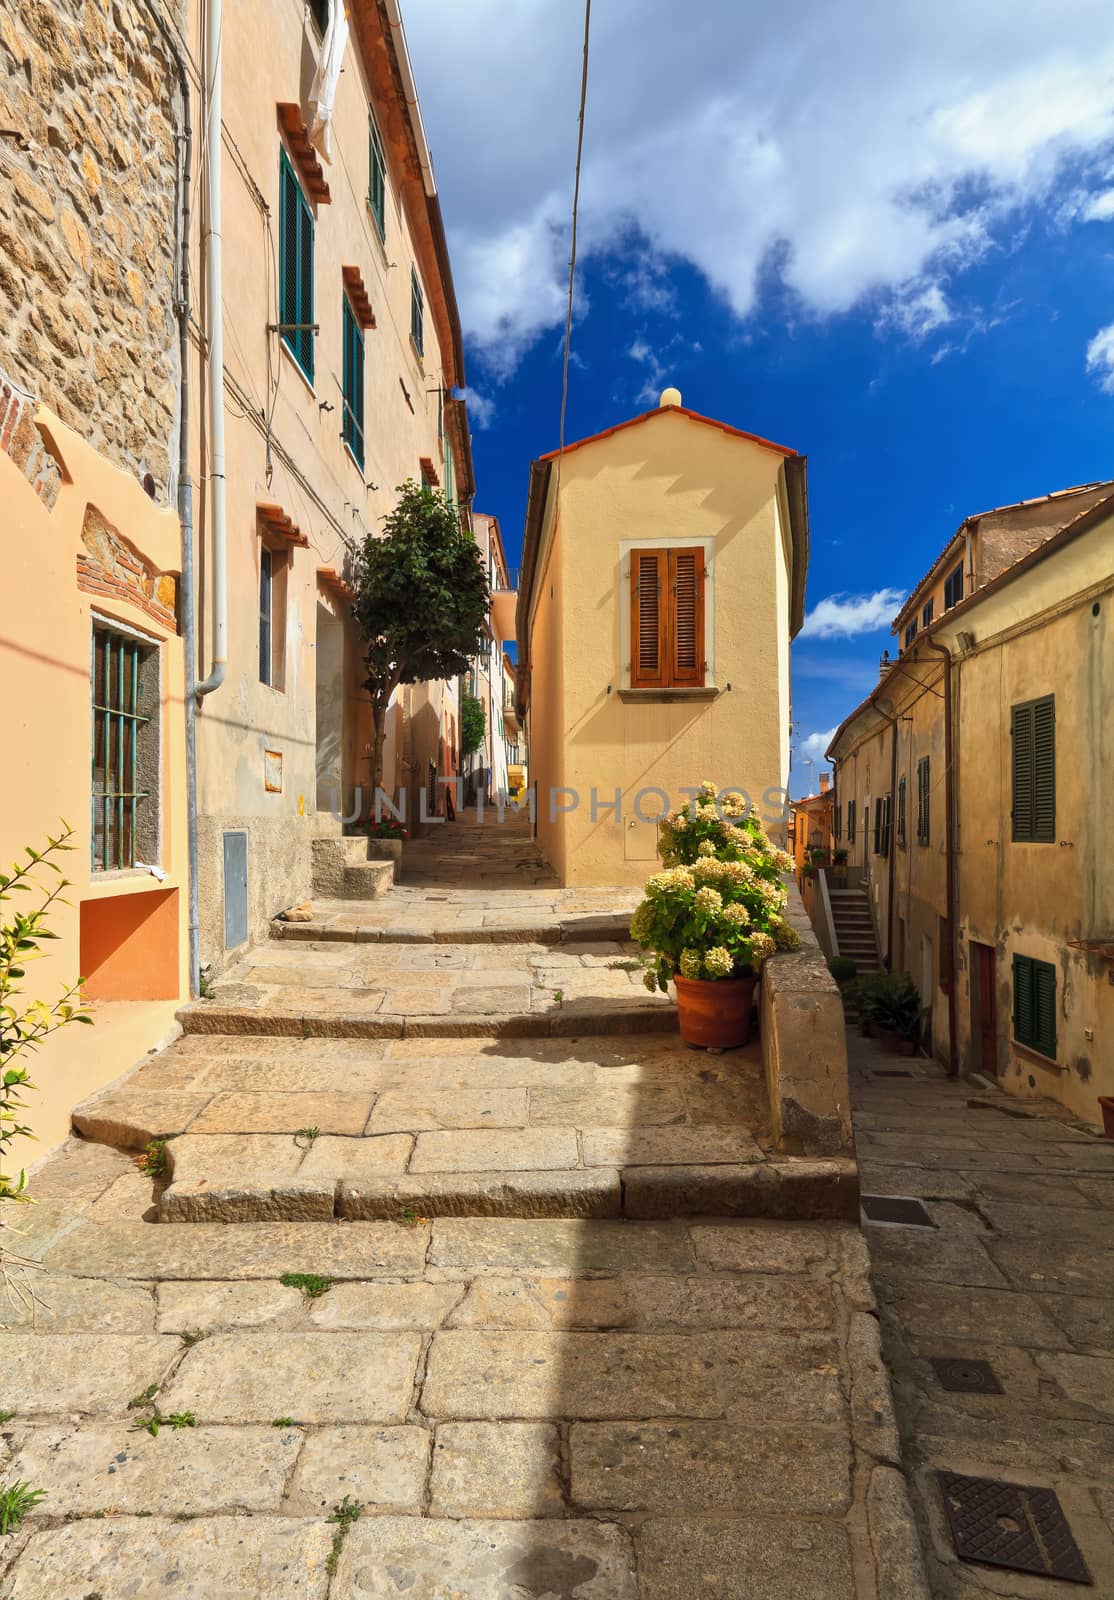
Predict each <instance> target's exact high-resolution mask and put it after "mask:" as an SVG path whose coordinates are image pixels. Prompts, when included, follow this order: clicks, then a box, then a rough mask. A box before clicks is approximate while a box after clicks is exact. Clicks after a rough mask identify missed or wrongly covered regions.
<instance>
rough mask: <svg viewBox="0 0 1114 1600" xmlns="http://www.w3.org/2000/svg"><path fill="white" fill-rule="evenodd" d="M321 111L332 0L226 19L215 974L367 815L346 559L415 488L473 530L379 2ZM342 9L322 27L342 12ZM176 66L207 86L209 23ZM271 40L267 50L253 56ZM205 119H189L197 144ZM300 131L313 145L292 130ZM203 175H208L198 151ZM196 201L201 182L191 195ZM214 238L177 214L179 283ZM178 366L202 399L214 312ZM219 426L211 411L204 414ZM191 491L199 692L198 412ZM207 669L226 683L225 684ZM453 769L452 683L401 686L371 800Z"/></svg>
mask: <svg viewBox="0 0 1114 1600" xmlns="http://www.w3.org/2000/svg"><path fill="white" fill-rule="evenodd" d="M346 14H347V20H348V28H349V33H348V39H347V44H346V46H345V47H344V50H343V55H342V56H341V57H340V59H341V61H342V66H343V70H341V72H340V74H339V79H338V80H337V82H336V88H335V100H334V102H333V104H332V108H331V115H330V116H329V118H328V138H327V143H328V148H329V154H330V155H331V159H328V158H327V157H326V154H325V151H324V148H323V147H324V144H325V142H326V141H325V140H324V139H323V138H321V137H318V136H316V135H313V121H314V113H313V106H312V103H311V102H312V101H313V99H314V96H315V87H314V86H315V82H316V80H317V75H318V73H319V71H320V69H321V66H322V61H323V56H324V54H325V51H326V45H327V41H328V37H329V34H328V30H329V28H330V26H331V25H332V22H333V19H331V18H330V10H329V0H321V3H319V4H311V5H302V4H287V5H279V6H275V5H272V4H264V3H262V0H239V3H237V4H235V5H233V4H231V3H230V0H229V3H227V4H225V7H224V16H223V25H222V32H221V48H220V74H221V89H222V94H223V106H224V111H223V129H224V137H223V140H222V141H221V148H220V151H219V156H220V163H221V176H220V192H221V196H222V206H223V229H222V231H223V251H222V255H223V282H222V287H221V290H220V298H221V301H222V304H223V361H224V382H223V405H224V423H225V429H226V443H225V454H226V461H227V468H226V487H225V496H224V498H225V513H224V514H225V518H226V525H227V591H228V594H229V595H230V596H231V605H230V607H229V614H228V624H227V648H226V650H225V651H224V654H225V655H226V657H227V664H226V667H225V669H224V679H223V682H222V683H220V684H219V686H218V687H216V688H214V690H213V692H212V693H211V694H208V695H206V696H205V697H204V698H203V699H202V700H201V702H200V705H199V709H198V712H197V719H196V738H197V754H198V812H199V817H200V822H199V890H200V895H199V898H200V907H199V910H200V947H201V960H202V962H203V964H205V965H208V966H210V967H211V968H212V969H213V970H214V972H215V971H217V970H219V969H220V967H221V966H222V965H224V964H225V962H227V961H228V960H229V959H230V957H231V956H232V954H233V953H234V951H235V950H236V949H237V948H238V947H240V946H241V945H242V944H243V943H244V942H245V941H254V940H259V939H262V938H265V937H266V934H267V929H268V924H269V921H270V919H271V918H272V917H273V916H274V915H275V914H276V913H277V912H278V911H280V910H282V909H283V908H284V907H285V906H288V905H290V904H291V903H293V902H296V901H299V900H301V899H303V898H305V897H306V896H308V895H309V894H310V893H311V892H312V882H311V874H310V863H311V851H310V844H311V841H312V840H313V838H314V837H316V836H319V835H327V834H335V833H339V832H340V829H341V826H342V822H341V818H342V817H352V816H354V815H355V814H356V813H357V811H361V812H363V813H364V814H366V813H367V812H368V811H369V810H370V809H371V806H372V803H373V795H372V787H371V771H370V760H369V757H370V752H371V730H370V715H369V708H368V702H367V697H366V693H365V691H364V689H363V687H362V678H363V662H362V653H361V642H360V638H359V635H358V631H357V629H356V627H355V625H354V623H353V620H352V617H351V612H350V604H349V602H350V598H351V589H350V587H349V582H348V580H349V576H350V564H351V559H352V555H353V552H354V551H355V549H356V547H357V545H358V543H359V541H360V540H361V539H362V538H363V536H364V534H365V533H366V532H367V531H368V530H376V529H378V527H379V526H380V524H381V519H382V518H383V517H384V516H385V515H386V514H387V513H388V512H389V511H390V510H391V508H392V507H393V505H394V503H395V490H396V487H397V486H398V485H399V484H401V483H402V482H403V481H404V480H405V479H408V478H412V479H414V480H419V481H422V482H424V483H426V484H429V485H431V486H435V487H438V488H441V489H443V490H444V491H445V493H446V494H447V495H448V496H449V497H450V498H451V499H453V500H455V501H456V502H458V503H459V504H460V505H461V507H462V514H463V515H465V517H467V515H468V507H469V505H470V501H471V496H472V493H473V484H472V478H471V458H470V448H469V441H468V426H467V418H466V416H465V412H464V405H463V402H462V401H460V400H458V399H456V398H454V391H456V390H457V389H458V388H459V386H460V385H461V384H462V383H463V381H464V371H463V359H462V352H461V333H460V323H459V318H458V314H457V308H456V303H455V299H454V293H453V284H452V275H451V271H450V266H449V260H448V254H447V248H446V244H445V236H444V229H443V226H442V221H441V212H440V202H439V199H438V194H437V188H436V183H435V180H434V176H433V170H432V165H431V161H430V156H429V151H428V148H427V146H426V142H425V134H424V132H423V128H422V121H421V113H420V110H419V108H418V104H417V99H416V91H415V89H414V85H413V77H412V73H411V69H410V63H409V59H408V56H407V52H406V44H405V38H404V35H403V33H402V28H401V22H400V19H399V16H398V8H397V6H396V5H394V4H393V3H390V0H388V3H386V4H380V3H376V0H351V3H350V4H349V6H348V8H347V13H346ZM340 15H341V14H340V13H339V12H338V13H337V18H338V19H339V18H340ZM207 16H208V13H207V12H206V13H205V14H203V13H202V10H201V8H200V7H198V6H194V8H193V10H192V13H191V20H190V35H189V37H190V53H191V57H192V59H193V60H195V61H196V62H197V63H198V64H199V65H200V68H201V70H202V72H203V74H204V75H205V77H206V80H207V81H208V80H210V79H211V77H212V74H213V72H214V67H215V63H214V60H213V52H212V51H211V49H210V48H209V44H208V40H207V38H206V28H205V23H206V18H207ZM262 40H265V41H266V47H265V48H264V49H261V48H260V42H261V41H262ZM203 125H204V107H203V105H202V104H200V103H197V104H196V105H195V126H197V127H202V126H203ZM311 135H313V136H312V137H311ZM204 155H205V162H204V163H203V172H202V177H203V180H205V181H207V163H208V162H209V161H212V159H213V158H214V151H213V147H212V143H211V142H210V143H209V144H207V146H206V148H205V151H204ZM204 187H205V182H204V181H203V184H202V189H203V192H204ZM208 228H209V220H208V218H207V216H206V208H205V206H204V205H201V206H198V207H197V208H196V210H195V226H194V235H193V259H194V262H195V282H196V283H197V284H198V285H202V284H204V283H205V281H206V280H205V274H206V270H207V265H208V260H209V256H210V249H211V246H210V243H209V234H208ZM202 305H203V307H204V309H202V310H200V311H199V315H200V321H199V323H198V324H197V325H195V328H194V334H195V337H194V341H193V349H192V360H193V368H192V371H193V376H194V380H195V392H196V393H197V394H198V395H201V394H203V393H204V392H205V385H206V383H207V382H208V381H209V378H210V376H211V375H210V372H209V365H208V363H209V356H210V354H211V350H212V344H211V336H212V328H211V326H210V324H211V322H212V311H211V307H209V306H207V305H206V304H205V302H204V300H203V302H202ZM211 409H212V408H211V407H210V410H211ZM195 416H196V419H197V421H198V423H199V424H200V425H199V426H198V427H197V428H196V431H195V437H194V456H193V468H194V473H195V476H196V480H197V482H198V484H199V486H200V485H205V490H201V489H200V488H199V492H198V494H197V497H196V508H195V529H196V539H195V551H196V563H197V569H198V576H199V587H198V608H199V619H200V629H199V645H198V677H199V678H201V679H205V678H206V677H207V676H208V675H209V674H210V672H211V669H212V668H213V666H214V663H215V661H216V660H217V658H218V657H219V656H220V654H221V650H220V648H219V641H218V640H217V639H216V637H215V634H214V624H215V616H216V611H215V604H214V602H215V581H214V580H215V577H216V572H215V568H216V566H217V565H218V562H219V557H218V555H217V553H216V542H215V538H214V535H215V532H216V517H217V516H219V511H218V509H217V503H216V499H215V496H214V493H213V489H214V484H213V475H212V471H211V468H212V462H211V460H210V457H209V450H210V444H211V440H212V420H213V419H212V416H211V415H206V414H205V410H204V408H203V407H202V406H199V407H198V411H197V413H195ZM218 671H219V668H218ZM458 759H459V693H458V685H457V684H456V683H455V682H452V683H448V684H421V685H415V686H412V687H410V688H406V689H403V690H401V691H400V692H399V694H398V696H397V698H396V703H395V706H394V711H393V716H392V721H391V725H390V727H389V729H388V738H387V744H386V750H385V768H384V787H385V788H386V789H387V790H388V791H393V792H394V793H395V794H396V795H397V794H398V792H399V791H401V790H405V791H406V796H407V820H408V823H409V824H410V825H413V824H414V823H415V821H416V815H415V814H416V812H417V809H418V806H419V804H421V805H423V806H424V807H425V808H426V810H427V811H428V812H432V811H433V810H434V809H440V808H441V807H442V806H443V789H442V788H441V787H440V786H439V785H438V783H437V779H438V778H442V777H447V776H453V775H454V774H455V773H456V772H457V770H458Z"/></svg>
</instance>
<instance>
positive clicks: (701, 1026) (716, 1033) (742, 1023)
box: [673, 973, 757, 1050]
mask: <svg viewBox="0 0 1114 1600" xmlns="http://www.w3.org/2000/svg"><path fill="white" fill-rule="evenodd" d="M673 982H674V984H675V985H676V988H677V1010H678V1012H679V1013H680V1020H681V1038H682V1039H683V1040H684V1041H685V1043H686V1044H692V1045H697V1046H699V1047H700V1048H702V1049H704V1050H709V1049H711V1050H733V1049H735V1048H737V1047H738V1046H739V1045H744V1044H746V1043H747V1042H748V1040H749V1039H750V1027H751V1013H752V1011H753V1009H754V986H755V983H756V982H757V979H756V978H754V977H746V978H682V977H681V975H680V973H678V974H677V976H676V977H675V978H674V980H673Z"/></svg>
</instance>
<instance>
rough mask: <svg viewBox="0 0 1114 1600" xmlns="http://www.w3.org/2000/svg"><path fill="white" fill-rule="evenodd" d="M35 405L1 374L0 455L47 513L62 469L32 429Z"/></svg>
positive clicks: (54, 499) (58, 485)
mask: <svg viewBox="0 0 1114 1600" xmlns="http://www.w3.org/2000/svg"><path fill="white" fill-rule="evenodd" d="M36 406H37V402H36V401H35V400H33V399H32V398H31V396H30V395H27V394H23V393H22V391H21V390H19V389H17V388H16V387H15V385H14V384H13V383H12V382H11V381H10V379H8V378H7V377H6V376H5V374H4V373H3V372H0V451H3V453H4V454H5V455H6V456H9V457H10V458H11V460H12V461H14V462H15V464H16V466H17V467H18V468H19V470H20V472H22V473H23V476H24V477H25V478H26V479H27V482H28V483H29V484H30V485H31V487H32V489H34V491H35V493H36V494H37V495H38V497H39V499H40V500H41V501H42V503H43V505H44V506H46V508H47V510H48V511H53V509H54V502H55V501H56V500H57V498H58V491H59V489H60V488H61V487H62V469H61V467H60V466H59V464H58V462H57V460H56V459H55V457H54V456H53V455H52V454H51V452H50V450H49V448H48V446H47V443H46V440H45V439H44V438H43V436H42V434H41V433H40V432H39V430H38V428H37V427H36V426H35V411H36Z"/></svg>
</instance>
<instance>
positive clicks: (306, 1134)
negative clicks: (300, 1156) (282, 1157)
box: [294, 1128, 321, 1150]
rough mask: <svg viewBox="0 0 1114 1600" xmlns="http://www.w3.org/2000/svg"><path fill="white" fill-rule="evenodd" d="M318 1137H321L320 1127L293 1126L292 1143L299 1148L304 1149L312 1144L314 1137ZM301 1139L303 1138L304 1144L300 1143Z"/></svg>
mask: <svg viewBox="0 0 1114 1600" xmlns="http://www.w3.org/2000/svg"><path fill="white" fill-rule="evenodd" d="M320 1137H321V1129H320V1128H295V1129H294V1143H295V1144H296V1145H297V1146H298V1149H299V1150H304V1149H306V1148H307V1147H308V1146H310V1145H312V1144H313V1141H314V1140H315V1139H319V1138H320ZM303 1139H304V1140H305V1144H302V1142H301V1141H302V1140H303Z"/></svg>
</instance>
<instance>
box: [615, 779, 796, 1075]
mask: <svg viewBox="0 0 1114 1600" xmlns="http://www.w3.org/2000/svg"><path fill="white" fill-rule="evenodd" d="M706 787H710V786H706ZM713 795H714V791H713ZM707 805H708V807H710V809H711V810H712V811H713V817H709V816H707V815H706V814H702V813H703V811H704V809H705V808H704V807H702V805H701V801H700V800H699V799H698V800H697V802H696V804H695V806H694V807H693V812H694V815H693V817H692V819H691V820H692V823H693V836H694V840H695V842H694V843H693V844H690V840H689V837H688V835H687V826H688V824H687V823H682V824H680V825H678V821H677V814H674V815H673V816H672V817H671V818H669V819H668V822H669V824H670V827H669V835H668V838H667V839H666V840H663V844H662V853H663V854H666V852H667V851H668V852H669V856H675V854H676V853H681V854H684V853H685V852H687V851H688V850H689V849H691V850H692V852H693V857H694V858H693V860H692V861H691V863H689V862H685V861H683V860H682V861H680V862H678V863H677V864H675V865H669V866H667V867H666V869H665V870H664V871H663V872H658V873H655V874H654V876H653V877H652V878H650V880H649V881H648V883H647V884H646V889H645V898H644V899H643V901H642V903H641V904H640V905H639V906H638V908H637V910H636V911H635V913H634V916H633V917H632V918H631V937H632V938H633V939H635V940H637V942H638V943H639V944H640V945H641V946H642V948H643V949H644V950H649V951H651V952H652V955H653V962H652V965H651V969H650V971H649V972H648V973H647V974H646V985H647V987H648V988H650V989H655V988H657V989H661V990H662V991H663V993H664V992H667V991H668V987H669V984H670V983H671V982H672V983H673V984H674V986H675V989H676V994H677V1009H678V1012H679V1015H680V1023H681V1037H682V1039H684V1040H685V1042H686V1044H691V1045H699V1046H703V1047H705V1048H713V1049H730V1048H732V1047H734V1046H736V1045H743V1044H746V1043H747V1040H748V1039H749V1037H750V1026H751V1012H752V1010H753V1005H754V986H755V983H756V982H757V979H758V974H759V972H760V971H761V968H762V963H763V961H765V959H766V957H767V956H769V955H772V954H773V953H774V951H775V950H794V949H796V947H797V945H798V944H799V942H800V940H799V938H798V936H797V933H796V931H795V930H794V929H793V928H791V927H790V926H789V924H788V923H787V922H786V920H785V905H786V891H785V888H784V885H783V884H782V882H781V874H782V872H784V871H785V870H786V867H785V863H786V861H787V859H788V858H787V857H786V855H785V852H784V851H782V850H778V849H776V848H775V846H773V845H772V844H771V843H770V841H769V840H768V839H767V838H766V836H765V833H764V832H763V831H762V827H761V824H760V823H759V822H758V820H757V818H756V817H754V815H753V813H751V812H750V811H748V809H747V808H746V806H745V804H743V805H742V806H741V809H740V810H738V811H736V813H735V818H736V819H737V820H728V821H725V822H720V821H719V820H718V819H715V818H714V806H712V805H711V801H710V800H709V801H708V802H707ZM722 809H723V810H724V811H725V812H726V807H723V808H722ZM713 828H720V829H722V830H723V833H722V836H720V837H718V838H717V836H716V834H715V833H714V832H713V831H712V830H713ZM664 831H665V830H664V829H663V832H664ZM717 842H718V843H720V844H721V845H722V847H723V848H724V849H726V850H730V852H731V859H728V860H723V859H721V858H720V857H719V856H717V855H716V854H714V851H715V848H716V844H717ZM669 856H667V859H669Z"/></svg>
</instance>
